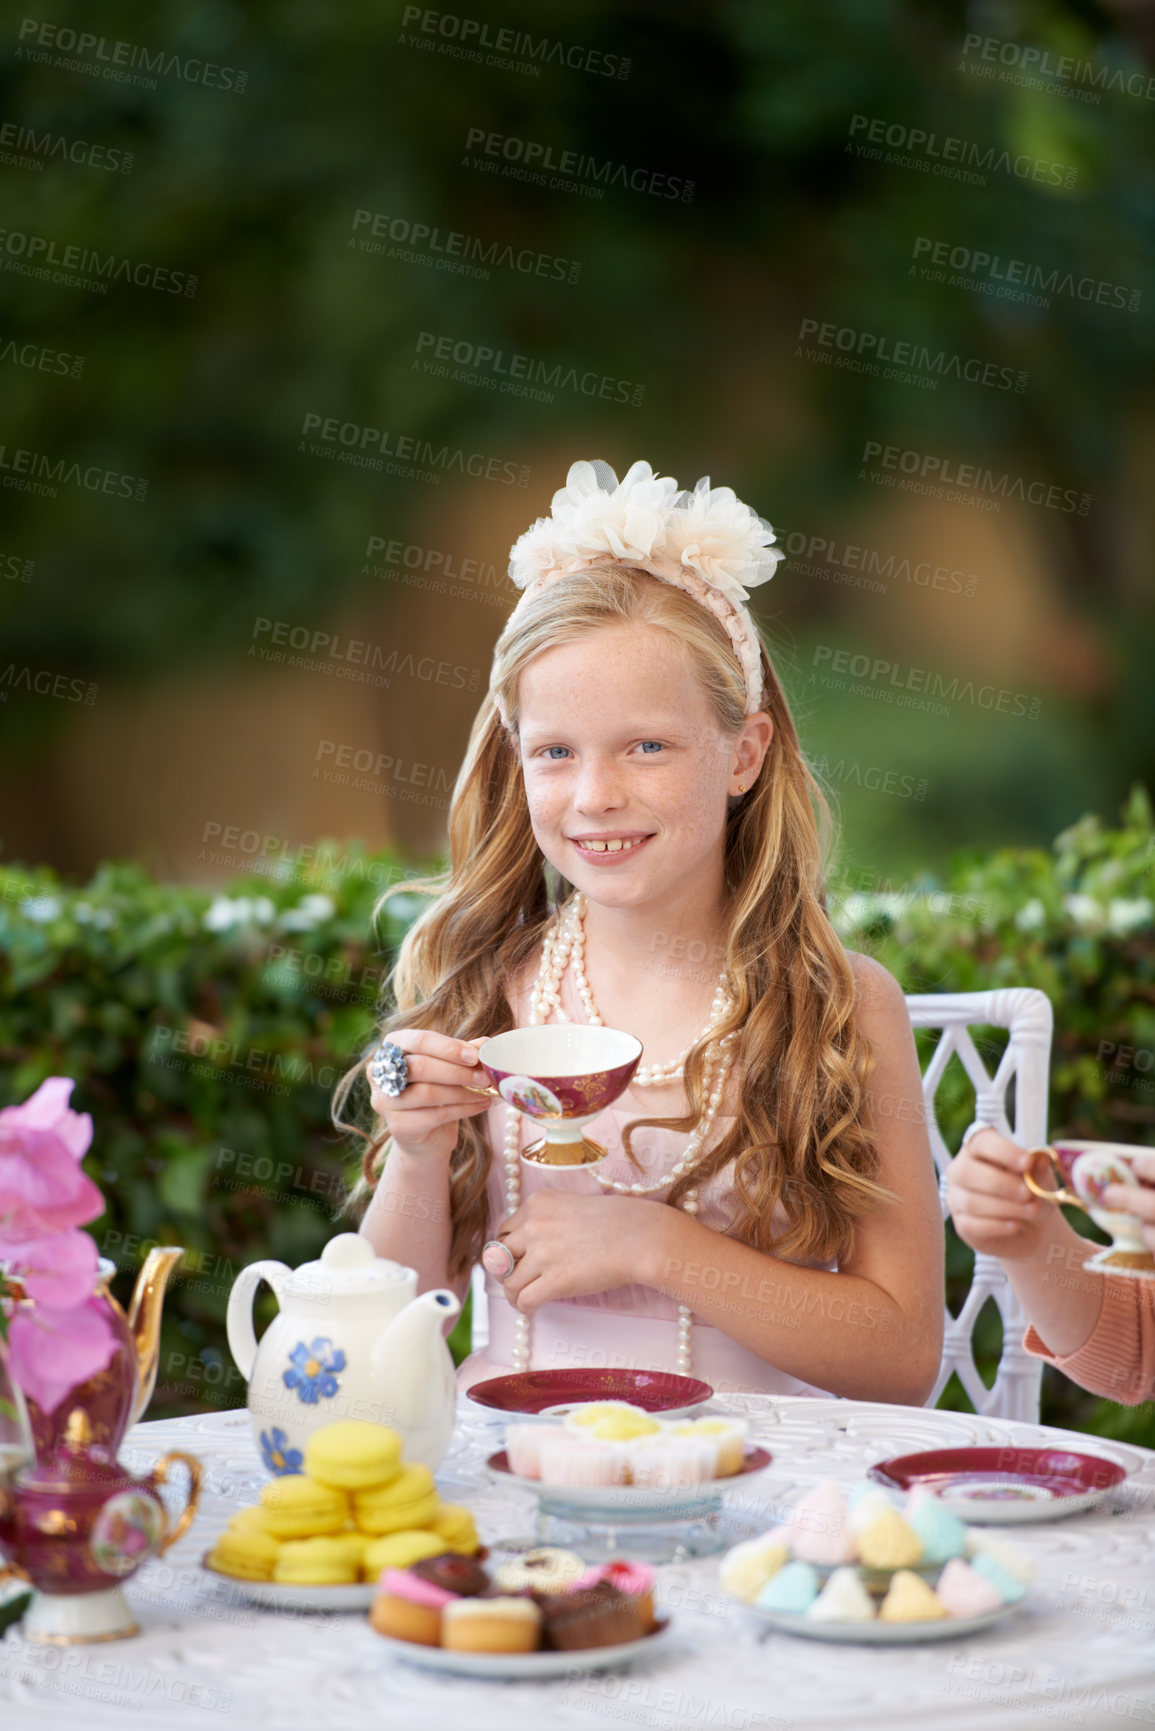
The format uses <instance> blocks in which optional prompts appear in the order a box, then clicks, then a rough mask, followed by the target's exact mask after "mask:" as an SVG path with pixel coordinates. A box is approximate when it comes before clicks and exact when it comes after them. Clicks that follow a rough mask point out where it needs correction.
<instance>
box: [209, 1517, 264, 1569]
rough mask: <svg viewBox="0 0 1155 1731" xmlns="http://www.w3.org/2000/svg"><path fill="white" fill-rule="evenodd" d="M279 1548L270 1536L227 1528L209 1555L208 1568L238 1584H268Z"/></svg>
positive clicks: (252, 1531) (254, 1529)
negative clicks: (216, 1570)
mask: <svg viewBox="0 0 1155 1731" xmlns="http://www.w3.org/2000/svg"><path fill="white" fill-rule="evenodd" d="M280 1549H281V1547H280V1545H279V1544H278V1542H277V1540H276V1539H274V1538H273V1536H272V1534H271V1533H262V1532H260V1531H258V1529H257V1528H255V1527H250V1528H249V1529H248V1530H247V1531H245V1530H243V1529H240V1528H237V1527H233V1526H229V1527H226V1528H225V1530H224V1532H223V1533H222V1534H221V1536H220V1538H219V1539H218V1540H217V1542H216V1544H215V1545H214V1546H213V1548H212V1550H211V1551H210V1552H209V1556H208V1566H209V1568H210V1569H218V1570H219V1571H220V1573H221V1574H222V1575H233V1576H235V1577H236V1578H237V1579H238V1580H241V1581H271V1580H272V1578H273V1567H274V1565H275V1563H276V1561H277V1557H278V1554H279V1552H280Z"/></svg>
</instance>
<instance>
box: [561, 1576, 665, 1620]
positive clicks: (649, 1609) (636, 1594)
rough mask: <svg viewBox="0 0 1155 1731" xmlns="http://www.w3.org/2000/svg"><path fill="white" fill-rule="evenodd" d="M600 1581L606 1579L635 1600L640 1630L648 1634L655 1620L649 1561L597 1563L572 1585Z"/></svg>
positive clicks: (590, 1585) (652, 1584)
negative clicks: (639, 1618) (640, 1621)
mask: <svg viewBox="0 0 1155 1731" xmlns="http://www.w3.org/2000/svg"><path fill="white" fill-rule="evenodd" d="M601 1581H608V1582H609V1584H610V1586H611V1587H616V1588H617V1590H618V1592H619V1593H625V1595H626V1597H627V1598H629V1599H634V1600H636V1601H637V1606H638V1615H639V1616H640V1617H641V1619H642V1632H643V1634H646V1635H648V1634H649V1632H650V1630H651V1629H652V1628H653V1627H654V1624H655V1622H656V1620H657V1619H656V1616H655V1611H654V1571H653V1569H652V1568H651V1567H650V1565H649V1563H624V1562H620V1561H616V1562H612V1563H598V1564H596V1565H595V1567H594V1568H592V1569H587V1570H586V1572H585V1574H584V1575H582V1576H581V1577H580V1578H579V1579H578V1580H577V1581H575V1582H574V1586H575V1588H576V1587H596V1586H597V1585H598V1583H599V1582H601Z"/></svg>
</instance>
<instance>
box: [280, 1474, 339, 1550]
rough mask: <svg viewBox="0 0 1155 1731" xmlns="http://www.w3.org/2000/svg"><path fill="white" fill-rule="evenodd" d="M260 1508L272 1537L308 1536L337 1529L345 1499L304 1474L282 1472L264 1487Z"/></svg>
mask: <svg viewBox="0 0 1155 1731" xmlns="http://www.w3.org/2000/svg"><path fill="white" fill-rule="evenodd" d="M261 1510H262V1513H263V1514H264V1517H265V1525H266V1526H267V1527H268V1529H269V1531H270V1532H271V1533H272V1534H273V1536H274V1537H275V1538H278V1539H311V1538H315V1537H317V1536H318V1535H320V1534H324V1533H339V1532H340V1531H341V1529H342V1527H344V1526H345V1525H346V1523H347V1522H348V1519H349V1499H348V1497H347V1496H346V1495H345V1493H344V1491H336V1490H334V1489H333V1488H332V1486H331V1485H322V1484H318V1482H317V1480H316V1479H311V1478H309V1476H308V1474H306V1473H286V1474H285V1475H284V1477H282V1478H279V1479H270V1481H269V1483H268V1484H267V1485H266V1486H265V1488H264V1490H263V1491H262V1492H261Z"/></svg>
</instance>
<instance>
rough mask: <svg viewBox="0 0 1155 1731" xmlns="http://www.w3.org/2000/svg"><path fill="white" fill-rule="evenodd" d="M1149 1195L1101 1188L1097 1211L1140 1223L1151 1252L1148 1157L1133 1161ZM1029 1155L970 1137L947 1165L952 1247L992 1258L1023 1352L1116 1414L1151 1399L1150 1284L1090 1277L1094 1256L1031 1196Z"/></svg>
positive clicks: (1151, 1161) (1154, 1219) (978, 1135)
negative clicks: (1008, 1290) (1008, 1291)
mask: <svg viewBox="0 0 1155 1731" xmlns="http://www.w3.org/2000/svg"><path fill="white" fill-rule="evenodd" d="M1132 1164H1133V1169H1134V1172H1135V1176H1136V1177H1137V1178H1138V1179H1139V1180H1140V1182H1141V1183H1142V1184H1144V1185H1145V1186H1147V1188H1144V1189H1141V1190H1138V1191H1136V1190H1134V1189H1132V1188H1130V1187H1129V1186H1128V1187H1124V1186H1123V1185H1121V1184H1109V1185H1108V1186H1107V1188H1106V1189H1105V1190H1104V1192H1103V1206H1104V1207H1105V1208H1117V1209H1120V1210H1122V1211H1125V1212H1127V1213H1130V1214H1136V1215H1138V1217H1139V1219H1140V1220H1141V1221H1142V1222H1143V1226H1142V1229H1141V1230H1142V1235H1143V1237H1144V1239H1145V1240H1146V1242H1147V1245H1148V1247H1149V1248H1150V1249H1151V1250H1153V1251H1155V1154H1148V1153H1139V1152H1137V1153H1136V1154H1135V1155H1134V1156H1133V1160H1132ZM1030 1165H1031V1155H1030V1154H1029V1153H1028V1151H1027V1149H1025V1148H1020V1147H1019V1146H1018V1145H1017V1143H1014V1142H1011V1141H1008V1139H1007V1138H1006V1137H1005V1136H1000V1134H999V1132H998V1131H997V1130H991V1129H987V1128H985V1127H981V1128H979V1129H976V1130H973V1131H972V1132H971V1134H970V1135H969V1136H968V1137H967V1139H966V1141H965V1142H964V1143H963V1145H962V1147H961V1148H960V1149H959V1152H958V1154H957V1155H956V1156H955V1158H954V1160H953V1161H952V1163H951V1168H950V1172H949V1174H948V1177H947V1202H948V1206H949V1208H950V1212H951V1218H952V1219H953V1220H954V1223H955V1229H956V1231H957V1232H958V1234H959V1237H960V1238H962V1239H964V1240H965V1241H966V1243H967V1244H969V1245H970V1246H971V1248H972V1249H973V1250H981V1251H985V1252H986V1253H987V1254H988V1255H990V1256H997V1257H998V1258H999V1261H1000V1262H1002V1263H1003V1264H1004V1266H1005V1268H1006V1271H1007V1278H1008V1280H1009V1281H1010V1283H1011V1285H1012V1286H1013V1287H1014V1289H1015V1292H1016V1293H1017V1294H1018V1298H1019V1301H1020V1303H1021V1304H1022V1306H1023V1309H1024V1310H1025V1311H1026V1313H1027V1315H1028V1317H1029V1318H1030V1327H1029V1328H1028V1329H1027V1332H1026V1334H1025V1335H1024V1337H1023V1345H1024V1346H1025V1347H1026V1349H1027V1351H1028V1352H1032V1353H1034V1354H1035V1355H1036V1357H1038V1358H1045V1359H1046V1360H1047V1362H1048V1363H1049V1364H1053V1365H1056V1366H1057V1367H1058V1369H1059V1370H1061V1371H1063V1372H1064V1374H1065V1375H1067V1376H1069V1377H1070V1378H1071V1380H1072V1381H1073V1382H1077V1383H1080V1384H1081V1385H1082V1387H1083V1388H1086V1389H1089V1390H1090V1391H1091V1393H1092V1394H1105V1395H1106V1396H1107V1397H1108V1398H1109V1399H1110V1400H1117V1401H1119V1402H1120V1403H1121V1404H1122V1405H1124V1406H1137V1405H1138V1403H1139V1402H1140V1401H1142V1400H1150V1399H1151V1398H1152V1397H1153V1396H1155V1280H1142V1279H1136V1278H1134V1277H1132V1276H1130V1275H1119V1274H1097V1273H1096V1272H1095V1271H1094V1270H1093V1269H1092V1270H1087V1269H1084V1267H1083V1263H1084V1262H1085V1261H1086V1260H1087V1257H1088V1254H1089V1253H1090V1251H1091V1250H1092V1249H1093V1248H1094V1246H1093V1245H1091V1244H1090V1243H1089V1241H1088V1240H1087V1239H1086V1238H1083V1237H1081V1236H1080V1234H1079V1233H1077V1232H1076V1231H1075V1228H1074V1227H1073V1226H1071V1225H1069V1224H1068V1222H1067V1221H1066V1220H1064V1218H1063V1216H1062V1214H1061V1213H1060V1212H1059V1210H1058V1208H1057V1207H1056V1206H1055V1204H1054V1203H1053V1202H1040V1201H1039V1200H1038V1198H1037V1197H1034V1196H1032V1195H1031V1193H1030V1191H1029V1190H1028V1189H1027V1186H1026V1184H1025V1183H1024V1181H1023V1177H1022V1174H1023V1173H1024V1172H1025V1171H1026V1170H1027V1168H1028V1167H1029V1166H1030Z"/></svg>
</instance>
